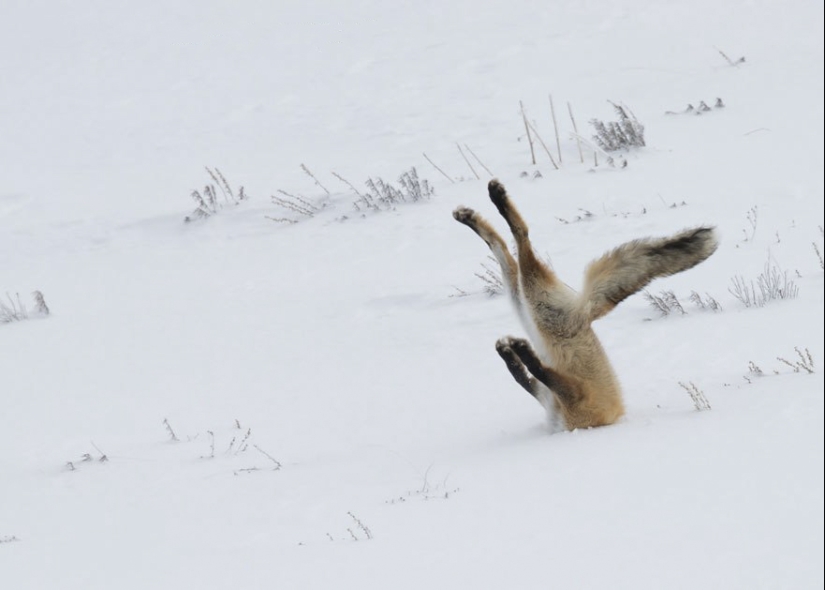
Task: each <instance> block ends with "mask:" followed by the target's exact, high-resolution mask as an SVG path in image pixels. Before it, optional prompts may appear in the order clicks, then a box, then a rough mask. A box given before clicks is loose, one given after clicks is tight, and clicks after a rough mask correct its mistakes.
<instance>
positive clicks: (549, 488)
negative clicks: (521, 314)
mask: <svg viewBox="0 0 825 590" xmlns="http://www.w3.org/2000/svg"><path fill="white" fill-rule="evenodd" d="M717 48H718V49H721V50H722V51H724V52H725V54H726V55H728V56H729V57H730V58H731V60H737V59H738V58H739V57H740V56H744V57H745V58H746V61H745V62H744V63H741V64H738V65H736V66H732V65H730V64H728V63H727V62H726V61H725V59H724V58H723V57H722V56H721V54H720V53H719V52H718V50H717ZM0 52H2V55H3V56H4V57H3V58H2V60H0V74H1V75H2V80H3V91H2V92H0V162H1V163H2V165H1V167H0V170H1V171H2V175H0V294H5V292H8V293H10V294H11V295H12V296H13V295H14V293H17V292H19V293H20V294H21V298H22V299H23V300H24V302H25V303H26V304H27V305H28V306H29V307H30V309H31V307H33V303H32V300H31V298H30V295H29V294H30V292H31V291H34V290H35V289H37V290H40V291H41V292H42V293H43V295H44V297H45V300H46V302H47V304H48V305H49V307H50V308H51V315H50V316H49V317H47V318H41V319H36V318H32V319H29V320H26V321H20V322H12V323H8V324H3V325H0V375H2V377H0V402H1V403H2V411H0V449H2V453H0V587H2V588H9V589H11V588H36V589H40V588H48V589H52V588H61V589H74V588H77V589H84V590H89V589H98V588H99V589H112V588H118V589H132V588H134V589H145V588H154V589H161V588H221V589H222V588H284V589H293V588H296V589H299V588H301V589H302V588H393V589H404V588H415V589H417V590H420V589H421V588H520V589H532V588H554V587H561V588H691V589H692V588H726V589H728V588H748V589H751V588H783V589H784V588H794V589H796V588H822V586H823V388H824V387H823V377H822V376H823V370H825V361H823V323H824V322H823V271H822V268H821V266H820V262H819V260H818V259H817V256H816V254H815V252H814V247H813V245H812V243H815V244H816V245H817V246H818V248H819V250H820V251H822V250H823V249H825V248H823V236H822V225H823V176H822V162H823V7H822V4H821V3H817V2H805V1H802V0H793V1H787V2H781V3H780V2H761V1H756V0H728V1H726V2H718V1H710V0H697V1H695V2H690V3H675V2H653V1H645V0H629V1H627V2H622V3H615V2H607V1H604V0H588V1H582V0H577V1H575V2H574V1H572V0H559V1H557V2H537V1H527V0H515V1H514V0H510V1H508V2H494V1H489V0H488V1H485V2H483V3H478V2H466V1H454V2H440V1H435V0H418V1H417V2H395V3H390V2H380V1H378V0H359V1H351V2H333V1H330V0H326V1H320V0H319V1H318V2H295V1H291V0H290V1H279V2H234V3H230V2H216V1H206V2H192V1H188V0H187V1H184V0H177V1H174V0H173V1H169V0H167V1H164V2H155V1H149V2H141V3H135V2H120V1H107V2H102V1H91V0H88V1H81V2H56V1H48V2H44V1H39V2H38V1H25V2H24V1H19V0H4V2H3V3H2V4H0ZM550 93H552V94H553V98H554V103H555V109H556V114H557V118H558V123H559V127H560V135H561V140H562V156H563V164H562V169H561V170H560V171H555V170H553V168H552V166H551V165H550V164H549V160H548V159H547V157H546V154H545V153H544V151H543V150H542V149H541V148H540V147H538V148H537V150H538V151H537V158H538V160H539V164H538V165H537V166H533V165H531V164H530V161H529V149H528V146H527V143H526V141H525V138H524V137H523V135H524V126H523V123H522V120H521V116H520V113H519V101H523V102H524V105H525V108H526V109H527V113H528V117H530V119H531V120H533V121H534V123H535V125H536V127H537V129H538V130H539V132H540V133H541V134H542V137H543V139H544V140H545V142H546V143H547V144H548V147H549V148H550V149H551V151H553V152H554V153H555V139H554V134H553V126H552V122H551V118H550V111H549V102H548V94H550ZM716 97H721V98H722V99H723V101H724V102H725V104H726V107H725V108H724V109H714V110H712V111H711V112H708V113H705V114H703V115H701V116H696V115H692V114H679V115H665V114H664V113H665V111H668V110H673V111H681V110H683V109H684V108H685V107H686V105H687V104H688V103H692V104H693V105H694V106H698V103H699V101H700V100H704V101H706V102H707V103H708V104H711V105H712V104H713V102H714V101H715V99H716ZM608 100H612V101H617V102H622V103H624V104H626V105H628V106H629V107H630V108H631V109H632V110H633V112H634V113H635V114H636V116H637V117H638V118H639V120H641V121H642V122H643V123H644V124H645V125H646V139H647V147H645V148H643V149H637V150H633V151H631V152H629V153H627V154H626V155H625V157H626V159H627V161H628V167H627V168H625V169H611V168H610V167H608V166H606V165H605V162H604V159H603V158H602V159H601V162H600V163H601V165H600V166H599V167H598V168H594V166H593V164H592V150H590V149H589V148H585V156H586V163H585V164H582V163H580V162H579V160H578V151H577V148H576V143H575V141H573V140H572V139H571V138H570V136H569V133H570V131H571V129H572V126H571V124H570V122H569V118H568V114H567V103H568V102H569V103H570V104H571V105H572V107H573V109H574V113H575V115H576V119H577V123H578V127H579V130H580V132H581V133H582V134H583V135H585V136H590V135H591V131H590V127H589V125H588V124H587V121H588V120H589V119H591V118H594V117H596V118H599V119H602V120H613V119H614V118H615V114H614V112H613V110H612V107H611V106H610V104H609V103H608V102H607V101H608ZM456 143H459V144H461V145H462V146H464V145H467V146H469V147H470V148H471V149H472V150H473V152H474V153H475V154H477V155H478V156H479V158H480V159H481V160H482V161H484V163H485V164H486V166H487V167H488V168H490V170H491V171H492V172H493V173H494V174H495V175H497V176H498V177H499V178H500V179H501V180H502V181H503V182H504V183H505V185H506V186H507V187H508V189H509V191H510V192H511V194H512V195H513V198H514V200H515V202H516V203H517V205H518V206H519V207H520V209H521V210H522V213H523V214H524V216H525V218H526V219H527V220H528V222H529V223H530V225H531V236H532V238H533V241H534V243H535V245H536V247H537V248H538V249H539V250H540V251H541V252H542V253H543V254H547V255H548V256H549V257H550V258H551V259H552V262H553V265H554V267H555V269H556V271H557V272H558V273H559V274H560V276H561V277H562V278H563V279H564V280H565V281H567V282H569V283H570V284H571V285H573V286H574V287H576V286H578V285H579V284H580V281H581V278H580V277H581V273H582V270H583V268H584V265H585V264H586V263H587V261H589V260H590V259H592V258H594V257H596V256H598V255H600V254H601V253H602V252H603V251H605V250H606V249H608V248H611V247H613V246H615V245H617V244H619V243H621V242H622V241H625V240H628V239H633V238H637V237H642V236H647V235H656V236H658V235H667V234H668V233H671V232H674V231H676V230H679V229H681V228H683V227H687V226H691V225H695V224H699V223H711V224H714V225H716V226H717V227H718V228H719V232H720V235H721V237H722V245H721V248H720V250H719V251H718V252H717V253H716V254H715V255H714V256H713V257H712V258H710V259H709V260H708V261H707V262H706V263H704V264H702V265H700V266H698V267H696V268H695V269H692V270H690V271H688V272H686V273H683V274H681V275H678V276H675V277H671V278H668V279H666V280H660V281H658V282H656V283H655V284H653V285H652V286H651V288H650V290H651V292H652V293H659V292H660V291H662V290H672V291H673V292H674V293H675V294H676V295H677V297H679V299H680V300H681V301H682V303H683V304H684V305H685V309H686V311H687V312H688V313H687V314H686V315H679V314H673V315H670V316H668V317H659V316H658V314H657V313H656V312H655V311H654V310H653V309H652V308H651V306H650V305H649V304H648V302H647V301H646V300H645V299H644V297H643V296H642V295H637V296H634V297H632V298H631V299H628V300H627V301H625V302H624V303H623V304H622V305H621V306H620V307H619V308H618V309H616V310H615V311H614V312H613V313H612V314H610V315H609V316H608V317H606V318H604V319H603V320H600V321H599V322H598V323H597V324H596V330H597V331H598V333H599V335H600V337H601V338H602V341H603V344H604V346H605V348H606V349H607V351H608V353H609V354H610V357H611V359H612V361H613V363H614V366H615V369H616V371H617V373H618V375H619V376H620V379H621V381H622V383H623V386H624V389H625V398H626V405H627V407H628V413H627V416H626V417H625V418H624V419H623V420H622V421H621V422H620V423H618V424H616V425H613V426H610V427H605V428H599V429H593V430H588V431H576V432H563V433H559V434H552V435H551V434H550V433H549V431H548V428H547V425H546V424H545V421H544V412H543V411H542V409H541V407H540V406H539V405H538V404H536V403H535V401H534V400H533V399H531V398H530V397H529V396H528V395H527V394H525V393H524V392H523V391H522V390H521V389H520V388H519V387H518V386H517V385H516V384H515V383H514V382H513V381H512V379H511V377H510V375H509V374H508V373H507V371H506V369H505V367H504V365H503V363H501V361H500V360H499V358H498V357H497V355H496V354H495V351H494V347H493V345H494V343H495V340H496V339H497V338H498V337H500V336H503V335H506V334H519V333H520V328H519V324H518V321H517V319H516V317H515V314H514V313H513V311H512V310H511V309H510V307H509V305H508V303H507V302H506V301H505V299H504V298H503V297H492V298H491V297H488V296H487V295H486V294H484V293H483V291H482V290H483V283H482V282H481V281H480V280H478V279H477V278H476V277H475V276H474V273H476V272H482V267H481V266H480V264H481V263H482V262H486V261H487V258H486V256H487V250H486V248H485V247H484V245H483V244H482V243H481V241H480V240H478V238H477V237H475V236H474V235H473V234H472V233H471V232H469V231H468V230H467V229H466V228H463V227H461V226H459V225H458V224H457V223H455V221H454V220H453V219H452V218H451V216H450V212H451V210H452V209H453V208H455V207H456V206H458V205H460V204H461V205H467V206H472V207H474V208H476V209H478V210H479V211H481V212H482V213H483V214H484V215H486V216H488V218H489V219H491V220H492V221H493V222H494V223H495V224H496V225H497V227H499V228H502V230H503V229H504V224H503V223H502V220H501V219H500V218H499V217H498V216H497V214H496V213H495V209H494V208H493V207H492V206H491V205H490V203H489V201H488V200H487V197H486V188H485V184H486V180H487V178H488V175H487V174H486V173H485V172H484V171H483V170H482V169H481V168H480V167H479V166H476V169H477V171H478V172H479V173H480V175H481V176H482V178H481V179H476V178H475V176H474V175H473V174H472V172H471V171H470V169H469V168H468V167H467V165H466V164H465V163H464V161H463V160H462V158H461V154H460V153H459V152H458V149H457V148H456ZM423 152H426V153H427V155H428V156H429V157H430V158H431V159H432V160H433V161H434V162H435V163H437V164H438V165H439V166H440V167H442V168H443V169H445V171H446V172H447V173H448V174H449V175H450V176H451V177H453V178H454V179H456V182H455V183H451V182H450V181H448V180H447V179H446V178H444V177H443V176H442V175H441V174H440V173H439V172H437V171H436V170H435V169H434V168H433V167H432V166H430V164H428V163H427V161H426V160H425V159H424V157H423V156H422V153H423ZM471 161H473V162H474V163H475V161H474V160H471ZM301 164H306V166H307V167H308V168H309V169H310V170H312V171H313V173H314V174H315V175H316V176H317V178H318V179H319V181H320V182H321V183H322V184H323V185H324V186H325V187H327V188H328V189H329V190H330V192H331V193H332V196H331V197H327V196H326V195H325V193H324V192H323V191H322V190H321V189H320V188H319V187H318V186H317V185H315V183H314V182H313V181H312V179H311V178H309V177H308V176H307V175H306V174H305V173H304V172H303V171H302V170H301V168H300V165H301ZM204 165H207V166H210V167H218V168H219V169H220V170H221V171H222V172H223V173H224V174H225V175H226V178H227V180H228V181H229V183H230V184H231V185H232V186H233V187H234V188H235V189H237V188H238V187H239V186H240V185H244V187H245V190H246V192H247V193H248V194H249V195H250V196H251V197H250V199H249V200H248V201H246V202H244V203H242V204H241V205H238V206H237V207H227V208H225V209H224V210H222V211H221V212H220V213H219V214H218V215H216V216H213V217H211V218H209V219H205V220H201V221H198V222H194V223H188V224H185V223H183V219H184V217H185V216H186V215H188V214H190V213H191V211H192V209H193V208H194V204H193V202H192V201H191V200H190V198H189V194H190V192H191V191H192V190H193V189H195V188H198V189H202V187H203V186H204V185H205V184H206V183H208V182H210V179H209V177H208V176H207V174H206V172H205V171H204V168H203V167H204ZM413 166H415V167H416V168H417V170H418V172H419V174H420V175H421V176H422V177H424V178H427V179H428V180H429V181H430V182H431V183H432V185H433V186H434V188H435V191H436V194H435V195H434V196H433V197H432V199H431V200H429V201H427V202H424V203H416V204H409V205H402V206H398V207H397V208H396V209H395V210H392V211H387V212H382V213H377V214H368V215H366V216H361V215H359V214H358V213H357V212H356V211H355V210H354V208H353V206H352V202H353V201H355V200H356V196H355V194H354V193H353V192H352V191H351V190H350V189H349V188H348V187H347V186H346V185H345V184H343V183H342V182H340V181H339V180H338V179H336V178H335V177H334V176H333V175H332V172H337V173H338V174H340V175H341V176H342V177H344V178H346V179H347V180H348V181H349V182H351V183H352V184H353V185H354V186H355V187H356V188H358V189H359V190H361V191H363V190H365V188H364V185H363V182H364V181H365V180H366V179H367V178H368V177H372V178H378V177H381V178H384V179H385V180H388V181H394V180H395V178H397V177H398V175H399V174H400V173H401V172H403V171H405V170H408V169H410V168H411V167H413ZM536 170H540V171H541V173H542V174H543V177H541V178H533V177H532V175H533V173H534V172H535V171H536ZM522 172H527V173H528V175H527V177H526V178H524V177H522V176H521V173H522ZM278 189H282V190H285V191H287V192H289V193H292V194H301V195H303V196H304V197H306V198H307V199H308V200H310V201H312V202H314V203H319V204H320V203H326V204H327V206H326V207H324V208H323V210H322V211H321V212H320V213H319V214H317V215H316V216H314V217H313V218H311V219H306V220H303V221H301V222H300V223H297V224H292V225H287V224H283V223H276V222H274V221H272V220H270V219H268V217H283V216H285V214H288V213H289V212H287V211H284V210H283V209H281V208H278V207H276V206H275V205H273V204H272V203H271V202H270V199H269V196H270V195H278V194H279V193H277V192H276V191H277V190H278ZM671 205H675V206H671ZM753 208H756V214H757V217H756V223H755V228H754V225H752V224H751V222H750V221H749V219H748V215H749V214H750V215H751V216H752V209H753ZM582 210H586V211H589V212H591V213H592V216H590V217H587V218H586V219H584V220H582V221H576V217H577V216H582V215H583V212H582ZM345 218H346V219H345ZM559 218H561V219H564V220H566V221H567V222H568V223H563V222H562V221H560V220H559ZM768 260H770V261H772V263H773V264H775V265H777V266H778V267H779V268H781V269H783V270H785V271H787V272H788V276H789V278H791V279H793V280H794V281H795V283H796V285H797V286H798V289H799V296H798V297H797V298H796V299H789V300H779V301H772V302H770V303H769V304H768V305H766V306H765V307H762V308H753V307H751V308H745V307H744V306H743V305H742V304H741V303H740V302H739V301H737V300H736V299H735V298H734V297H733V296H732V295H731V294H730V293H729V291H728V288H729V287H730V286H731V279H732V277H734V276H737V275H741V276H743V277H744V278H745V279H747V280H751V279H755V278H756V276H757V275H758V274H759V273H760V272H761V271H762V270H763V267H764V265H765V263H766V261H768ZM459 290H461V291H463V292H465V293H467V295H466V296H457V295H458V294H459ZM692 290H696V291H698V292H699V293H701V294H702V295H703V296H704V295H705V294H706V293H709V294H710V295H711V296H712V297H714V298H716V299H717V300H718V301H719V302H720V303H721V305H722V308H723V310H722V311H721V312H719V313H714V312H711V311H702V310H699V309H697V308H696V307H695V306H694V305H693V304H691V303H690V302H689V301H688V297H689V295H690V293H691V291H692ZM32 315H34V314H32ZM794 347H799V348H800V350H803V351H804V350H805V349H808V350H809V351H810V353H811V355H812V358H813V360H814V364H815V372H814V373H813V374H807V373H806V372H804V371H802V372H794V371H793V370H792V369H791V367H789V366H787V365H786V364H784V363H782V362H781V361H779V360H777V357H782V358H785V359H787V360H789V361H791V362H795V361H796V360H797V357H796V353H795V352H794ZM751 362H752V363H754V364H755V365H758V366H759V367H760V368H761V369H762V371H763V372H764V375H762V376H758V375H755V374H754V373H753V372H751V370H750V369H749V363H751ZM679 382H683V383H685V384H688V383H691V382H692V383H693V384H695V385H696V386H697V387H698V388H699V389H700V390H702V391H703V392H704V394H705V395H706V397H707V399H708V400H709V402H710V404H711V406H712V409H711V410H710V411H702V412H698V411H696V410H695V409H694V406H693V402H692V401H691V399H690V397H689V395H688V394H687V393H686V391H685V390H684V389H682V387H681V386H680V385H679ZM164 421H167V423H168V425H169V427H170V428H171V430H172V431H173V432H174V433H175V435H176V437H177V438H178V439H179V440H178V441H177V442H174V441H171V440H170V438H171V437H170V432H169V431H168V430H167V426H166V424H165V423H164ZM213 446H214V450H213ZM85 454H88V455H89V456H90V458H91V461H84V460H83V455H85ZM103 454H105V456H106V457H107V458H108V461H105V462H102V461H100V460H99V459H100V457H101V455H103ZM278 466H280V469H276V467H278ZM367 531H369V534H368V533H367Z"/></svg>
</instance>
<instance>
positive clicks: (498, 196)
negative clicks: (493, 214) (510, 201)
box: [487, 178, 507, 215]
mask: <svg viewBox="0 0 825 590" xmlns="http://www.w3.org/2000/svg"><path fill="white" fill-rule="evenodd" d="M487 192H489V193H490V200H491V201H492V202H493V205H495V206H496V209H498V212H499V213H501V214H502V215H504V211H505V209H506V208H507V191H506V190H505V189H504V185H503V184H501V183H500V182H499V181H498V180H496V179H495V178H494V179H493V180H491V181H490V183H489V184H488V185H487Z"/></svg>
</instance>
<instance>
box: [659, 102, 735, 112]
mask: <svg viewBox="0 0 825 590" xmlns="http://www.w3.org/2000/svg"><path fill="white" fill-rule="evenodd" d="M713 108H714V109H723V108H725V103H724V102H723V101H722V99H721V98H717V99H716V102H715V103H714V104H713ZM710 110H711V108H710V107H709V106H708V103H706V102H705V101H704V100H700V101H699V106H698V107H694V106H693V105H692V104H690V103H688V106H687V108H686V109H685V110H683V111H665V114H666V115H688V114H691V115H701V114H703V113H707V112H708V111H710Z"/></svg>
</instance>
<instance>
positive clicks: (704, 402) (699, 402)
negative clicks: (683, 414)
mask: <svg viewBox="0 0 825 590" xmlns="http://www.w3.org/2000/svg"><path fill="white" fill-rule="evenodd" d="M679 385H680V386H681V387H682V389H684V390H685V391H687V392H688V395H690V399H691V400H692V401H693V407H695V408H696V410H697V411H699V412H701V411H703V410H710V402H708V398H706V397H705V393H704V392H703V391H702V390H701V389H699V388H698V387H696V384H695V383H694V382H693V381H688V383H687V385H686V384H684V383H682V382H681V381H679Z"/></svg>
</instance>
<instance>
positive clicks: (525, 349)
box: [508, 338, 535, 357]
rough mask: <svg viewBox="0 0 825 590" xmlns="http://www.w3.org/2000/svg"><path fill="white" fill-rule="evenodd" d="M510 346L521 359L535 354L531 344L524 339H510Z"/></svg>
mask: <svg viewBox="0 0 825 590" xmlns="http://www.w3.org/2000/svg"><path fill="white" fill-rule="evenodd" d="M508 340H509V343H508V345H509V346H510V348H512V349H513V352H515V353H516V354H517V355H519V356H520V357H524V356H533V355H534V354H535V353H534V352H533V347H531V346H530V343H529V342H527V340H525V339H524V338H509V339H508Z"/></svg>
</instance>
